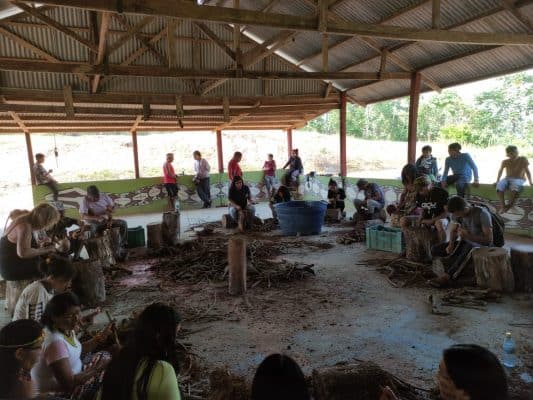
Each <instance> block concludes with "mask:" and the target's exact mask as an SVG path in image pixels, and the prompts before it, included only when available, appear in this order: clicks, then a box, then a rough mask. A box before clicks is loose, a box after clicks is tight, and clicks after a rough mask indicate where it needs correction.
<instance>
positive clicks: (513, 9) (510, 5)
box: [502, 0, 533, 33]
mask: <svg viewBox="0 0 533 400" xmlns="http://www.w3.org/2000/svg"><path fill="white" fill-rule="evenodd" d="M517 3H518V2H517V1H516V0H502V4H503V6H504V7H505V8H506V9H507V10H509V12H510V13H511V14H512V15H513V16H514V17H515V18H516V19H517V20H518V21H520V22H521V23H522V25H524V27H526V28H527V30H528V32H529V33H533V22H531V18H528V17H527V16H526V15H524V14H523V13H522V11H520V9H519V8H518V7H517Z"/></svg>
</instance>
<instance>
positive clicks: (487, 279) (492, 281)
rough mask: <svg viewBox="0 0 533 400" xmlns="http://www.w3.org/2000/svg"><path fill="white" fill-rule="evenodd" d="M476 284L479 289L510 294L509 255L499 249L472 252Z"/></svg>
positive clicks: (511, 279)
mask: <svg viewBox="0 0 533 400" xmlns="http://www.w3.org/2000/svg"><path fill="white" fill-rule="evenodd" d="M472 259H473V260H474V271H475V274H476V283H477V285H478V286H479V287H481V288H488V289H492V290H496V291H500V292H502V291H503V292H512V291H513V289H514V276H513V270H512V269H511V261H510V257H509V253H508V252H507V250H506V249H503V248H501V247H480V248H478V249H475V250H474V251H473V252H472Z"/></svg>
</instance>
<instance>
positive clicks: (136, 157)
mask: <svg viewBox="0 0 533 400" xmlns="http://www.w3.org/2000/svg"><path fill="white" fill-rule="evenodd" d="M131 142H132V143H133V166H134V168H135V179H139V178H140V177H141V174H140V172H139V147H138V146H137V131H131Z"/></svg>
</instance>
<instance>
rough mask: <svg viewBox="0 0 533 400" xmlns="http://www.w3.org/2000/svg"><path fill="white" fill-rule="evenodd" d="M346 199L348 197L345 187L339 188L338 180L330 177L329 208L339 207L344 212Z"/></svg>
mask: <svg viewBox="0 0 533 400" xmlns="http://www.w3.org/2000/svg"><path fill="white" fill-rule="evenodd" d="M344 199H346V193H345V192H344V189H341V188H338V187H337V182H336V181H334V180H333V179H330V180H329V183H328V201H329V204H328V208H333V209H334V208H338V209H340V210H341V212H344V207H345V205H344Z"/></svg>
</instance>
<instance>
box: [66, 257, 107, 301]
mask: <svg viewBox="0 0 533 400" xmlns="http://www.w3.org/2000/svg"><path fill="white" fill-rule="evenodd" d="M73 266H74V270H75V271H76V275H75V276H74V279H73V280H72V291H73V292H74V293H76V295H77V296H78V297H79V298H80V301H81V303H82V304H83V305H84V306H86V307H94V306H97V305H98V304H100V303H102V302H104V301H105V298H106V293H105V277H104V272H103V270H102V263H101V261H100V260H98V259H96V260H82V261H78V262H75V263H73Z"/></svg>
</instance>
